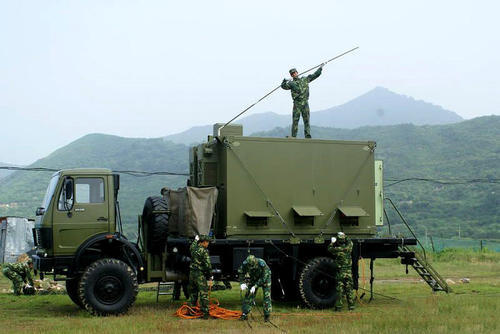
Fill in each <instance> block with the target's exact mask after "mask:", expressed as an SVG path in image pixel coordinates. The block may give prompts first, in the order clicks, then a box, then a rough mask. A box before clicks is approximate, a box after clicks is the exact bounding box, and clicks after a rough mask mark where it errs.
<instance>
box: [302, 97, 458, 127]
mask: <svg viewBox="0 0 500 334" xmlns="http://www.w3.org/2000/svg"><path fill="white" fill-rule="evenodd" d="M311 119H312V124H313V125H322V126H335V127H338V128H348V129H353V128H357V127H360V126H366V125H369V126H376V125H393V124H405V123H410V124H414V125H432V124H449V123H457V122H461V121H463V118H462V117H460V116H458V115H457V114H456V113H454V112H452V111H449V110H445V109H443V108H442V107H440V106H436V105H433V104H431V103H428V102H424V101H419V100H415V99H414V98H412V97H409V96H405V95H400V94H396V93H393V92H391V91H390V90H388V89H387V88H383V87H377V88H374V89H372V90H371V91H369V92H367V93H366V94H363V95H361V96H359V97H358V98H356V99H354V100H352V101H349V102H347V103H345V104H343V105H340V106H337V107H333V108H330V109H326V110H322V111H318V112H315V113H314V114H313V115H311Z"/></svg>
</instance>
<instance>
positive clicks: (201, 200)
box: [164, 187, 218, 237]
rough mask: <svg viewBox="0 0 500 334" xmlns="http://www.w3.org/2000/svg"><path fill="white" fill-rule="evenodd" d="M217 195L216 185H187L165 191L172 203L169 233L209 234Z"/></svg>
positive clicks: (169, 201)
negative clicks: (200, 186)
mask: <svg viewBox="0 0 500 334" xmlns="http://www.w3.org/2000/svg"><path fill="white" fill-rule="evenodd" d="M217 195H218V190H217V188H216V187H207V188H196V187H185V188H179V189H177V190H171V189H170V190H168V191H167V192H165V193H164V197H168V203H169V204H170V217H169V221H168V228H169V233H170V234H174V235H176V234H178V235H179V236H183V237H193V236H195V235H196V234H198V235H200V234H205V235H208V234H209V233H210V227H211V224H212V218H213V216H214V212H215V204H216V202H217Z"/></svg>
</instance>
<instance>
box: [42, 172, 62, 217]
mask: <svg viewBox="0 0 500 334" xmlns="http://www.w3.org/2000/svg"><path fill="white" fill-rule="evenodd" d="M57 181H59V173H56V174H54V175H53V176H52V179H50V183H49V186H48V187H47V192H46V193H45V196H44V197H43V201H42V208H45V209H47V208H48V207H49V204H50V200H51V199H52V196H53V195H54V191H55V190H56V186H57Z"/></svg>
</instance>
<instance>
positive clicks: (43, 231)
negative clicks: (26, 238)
mask: <svg viewBox="0 0 500 334" xmlns="http://www.w3.org/2000/svg"><path fill="white" fill-rule="evenodd" d="M33 230H34V232H33V241H34V243H35V246H38V247H41V248H43V249H50V248H52V229H51V228H48V227H41V228H35V229H33Z"/></svg>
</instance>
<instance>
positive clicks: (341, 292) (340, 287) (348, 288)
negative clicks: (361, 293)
mask: <svg viewBox="0 0 500 334" xmlns="http://www.w3.org/2000/svg"><path fill="white" fill-rule="evenodd" d="M335 279H336V280H337V286H336V291H337V301H336V303H335V309H336V310H340V309H341V308H342V299H343V297H344V296H345V297H346V299H347V305H348V307H349V310H354V294H353V292H352V290H353V284H352V275H351V272H350V270H345V271H344V270H341V271H340V272H339V273H337V275H336V276H335Z"/></svg>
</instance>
